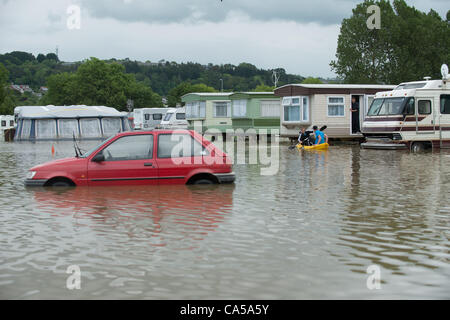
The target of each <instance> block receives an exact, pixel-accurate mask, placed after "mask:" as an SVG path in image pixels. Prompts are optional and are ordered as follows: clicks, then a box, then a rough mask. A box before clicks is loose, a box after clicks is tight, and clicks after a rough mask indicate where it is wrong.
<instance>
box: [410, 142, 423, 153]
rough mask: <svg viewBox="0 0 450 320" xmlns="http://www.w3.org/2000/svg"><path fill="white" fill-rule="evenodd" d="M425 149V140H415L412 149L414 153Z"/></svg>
mask: <svg viewBox="0 0 450 320" xmlns="http://www.w3.org/2000/svg"><path fill="white" fill-rule="evenodd" d="M424 150H425V144H423V142H414V143H413V144H412V146H411V151H412V152H414V153H418V152H423V151H424Z"/></svg>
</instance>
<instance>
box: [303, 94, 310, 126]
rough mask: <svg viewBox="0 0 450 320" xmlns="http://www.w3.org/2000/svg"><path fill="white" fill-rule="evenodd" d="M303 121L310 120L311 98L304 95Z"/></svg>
mask: <svg viewBox="0 0 450 320" xmlns="http://www.w3.org/2000/svg"><path fill="white" fill-rule="evenodd" d="M302 117H303V121H309V98H308V97H303V115H302Z"/></svg>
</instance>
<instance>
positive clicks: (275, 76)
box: [272, 70, 280, 88]
mask: <svg viewBox="0 0 450 320" xmlns="http://www.w3.org/2000/svg"><path fill="white" fill-rule="evenodd" d="M279 79H280V75H279V74H278V72H277V71H276V70H273V71H272V82H273V84H274V86H275V88H276V87H277V83H278V80H279Z"/></svg>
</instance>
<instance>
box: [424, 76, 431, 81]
mask: <svg viewBox="0 0 450 320" xmlns="http://www.w3.org/2000/svg"><path fill="white" fill-rule="evenodd" d="M423 78H424V79H425V80H426V81H430V80H431V77H423Z"/></svg>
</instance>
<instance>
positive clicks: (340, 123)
mask: <svg viewBox="0 0 450 320" xmlns="http://www.w3.org/2000/svg"><path fill="white" fill-rule="evenodd" d="M394 87H395V86H392V85H370V84H367V85H365V84H288V85H285V86H282V87H279V88H277V89H275V95H276V96H278V97H280V98H281V114H280V136H281V137H289V138H296V137H298V133H299V131H300V129H301V128H310V127H311V126H313V125H317V126H318V127H321V126H323V125H326V126H327V129H326V134H327V135H328V137H330V138H338V139H362V138H363V135H362V134H361V133H360V126H361V124H362V123H363V119H364V116H365V115H366V114H367V111H368V109H369V106H370V103H371V101H372V100H373V97H374V95H375V94H376V93H377V92H380V91H386V90H392V89H393V88H394ZM352 97H354V98H355V99H356V101H357V102H358V104H359V112H351V110H350V109H351V105H352ZM355 117H356V119H358V120H359V121H357V120H356V119H355Z"/></svg>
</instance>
